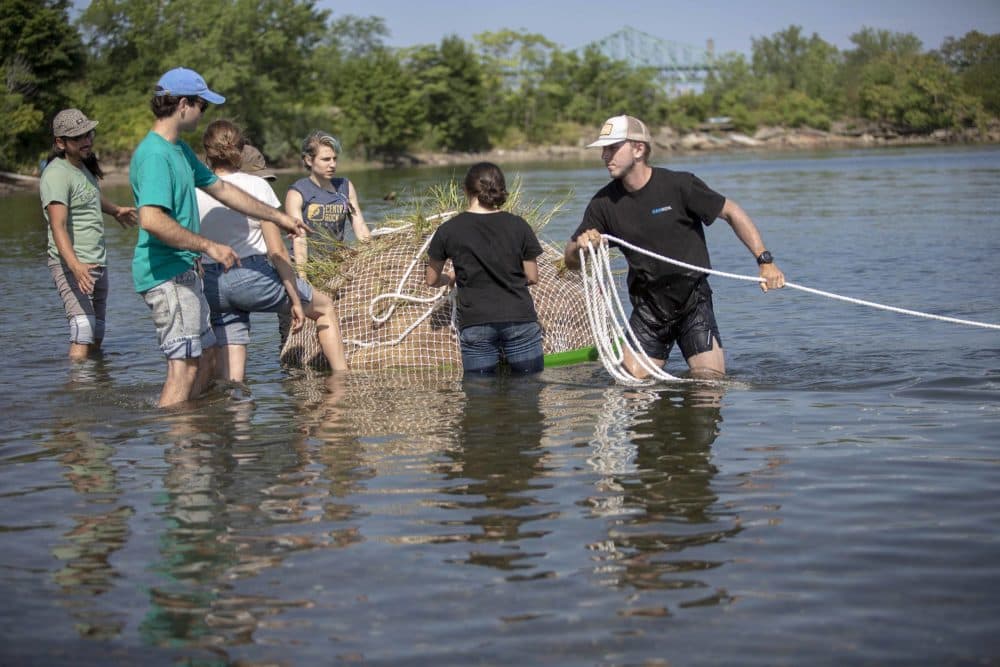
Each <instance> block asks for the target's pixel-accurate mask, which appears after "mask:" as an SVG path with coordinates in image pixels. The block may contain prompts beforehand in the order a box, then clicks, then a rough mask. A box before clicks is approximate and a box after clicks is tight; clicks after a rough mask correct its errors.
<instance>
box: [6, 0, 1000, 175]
mask: <svg viewBox="0 0 1000 667" xmlns="http://www.w3.org/2000/svg"><path fill="white" fill-rule="evenodd" d="M70 7H71V2H70V0H6V1H5V2H4V3H3V4H0V54H2V56H0V57H2V58H3V59H2V61H0V67H2V73H3V79H2V81H0V110H2V112H3V116H4V119H5V122H4V123H3V124H0V170H16V169H21V170H30V169H31V168H33V165H36V164H37V163H38V160H39V159H40V158H41V157H43V156H44V154H45V153H46V152H47V150H48V148H49V144H50V141H51V138H50V137H49V132H48V125H49V123H50V121H51V118H52V117H53V115H54V114H55V113H56V112H57V111H58V110H59V109H61V108H65V107H67V106H76V107H79V108H80V109H82V110H83V111H84V112H85V113H86V114H88V115H89V116H90V117H92V118H95V119H97V120H99V121H100V123H101V125H100V128H99V131H100V133H101V138H100V141H99V147H100V150H101V151H102V155H103V156H104V157H105V159H108V158H109V157H110V158H111V159H115V158H116V157H120V158H121V159H124V158H126V157H127V156H128V155H129V154H130V152H131V150H132V149H133V148H134V146H135V145H136V144H137V143H138V142H139V140H140V139H141V138H142V136H143V135H144V134H145V133H146V132H147V131H148V129H149V127H150V124H151V122H152V114H151V113H150V111H149V98H150V95H151V92H152V89H153V86H154V85H155V83H156V80H157V79H158V78H159V76H160V75H161V74H162V73H163V72H164V71H165V70H167V69H170V68H172V67H178V66H184V67H190V68H192V69H195V70H197V71H198V72H200V73H201V74H202V75H203V76H204V77H205V79H206V80H207V81H208V83H209V85H210V86H211V87H212V88H213V89H214V90H218V91H219V92H221V93H222V94H223V95H225V96H226V104H225V105H224V106H222V107H218V108H212V109H210V111H209V113H208V118H209V119H210V120H211V119H213V118H219V117H226V118H231V119H233V120H235V121H236V122H237V123H239V124H240V125H242V126H243V127H244V128H245V130H246V132H247V136H248V137H249V138H250V140H251V141H253V143H255V144H256V145H258V146H259V147H260V148H261V149H262V150H263V152H264V153H265V155H266V156H267V157H268V158H269V159H270V160H271V161H272V162H273V163H275V164H278V165H282V164H290V163H292V162H293V161H295V160H296V158H297V147H298V144H299V142H300V141H301V138H302V137H303V136H304V135H305V134H306V133H307V132H308V131H309V130H310V129H312V128H315V127H320V128H324V129H326V130H328V131H330V132H332V133H334V134H335V135H337V136H338V137H340V138H341V139H342V141H343V144H344V148H345V152H346V154H347V155H350V156H353V157H356V158H364V159H367V160H380V161H384V162H386V163H390V164H393V163H399V162H404V161H405V160H406V158H407V156H408V154H410V153H412V152H415V151H425V150H430V151H452V152H474V151H481V150H485V149H489V148H523V147H526V146H532V145H552V144H570V145H571V144H578V142H579V140H580V137H581V136H588V135H589V134H591V133H592V132H593V129H594V128H595V127H597V126H598V125H599V124H600V123H601V122H602V121H603V120H604V119H605V118H607V117H608V116H610V115H614V114H618V113H623V112H624V113H629V114H632V115H635V116H638V117H640V118H642V119H643V120H645V121H646V122H647V123H648V124H649V125H651V126H653V127H654V128H656V127H662V126H671V127H674V128H676V129H678V130H688V129H692V128H694V127H697V126H698V125H699V124H701V123H703V122H704V121H705V120H706V119H707V118H709V117H713V116H726V117H728V118H729V119H730V122H731V123H732V125H733V126H734V127H736V128H737V129H740V130H743V131H752V130H753V129H755V128H757V127H759V126H762V125H780V126H785V127H813V128H819V129H827V128H829V127H831V125H832V124H833V123H834V122H835V121H838V120H849V121H851V122H852V123H859V122H861V123H865V122H868V123H876V124H879V125H881V126H883V127H885V128H887V129H891V130H892V131H894V132H898V133H903V134H905V133H916V132H931V131H934V130H937V129H948V130H955V129H963V128H970V127H976V126H981V125H982V124H984V123H985V122H986V119H987V118H989V117H996V116H997V115H1000V34H995V35H985V34H982V33H979V32H976V31H972V32H969V33H968V34H966V35H964V36H961V37H949V38H947V39H946V40H945V41H944V43H943V44H942V45H941V46H940V48H939V49H938V50H936V51H925V50H924V47H923V45H922V44H921V42H920V40H919V39H917V38H916V37H915V36H914V35H912V34H908V33H894V32H890V31H887V30H878V29H874V28H870V27H862V28H861V29H860V30H859V31H858V32H857V33H856V34H854V35H852V37H851V41H852V43H853V45H854V46H853V48H850V49H847V50H844V51H841V50H839V49H837V48H836V47H834V46H832V45H831V44H829V43H827V42H826V41H824V40H823V39H822V38H821V37H820V36H819V35H817V34H815V33H814V34H812V35H806V34H804V33H803V32H802V29H801V28H800V27H799V26H795V25H791V26H789V27H788V28H786V29H785V30H782V31H780V32H777V33H775V34H774V35H771V36H766V37H760V38H757V39H754V40H753V48H752V55H751V57H750V58H749V59H748V58H747V57H745V56H743V55H740V54H736V53H724V54H723V55H721V56H720V57H718V58H717V60H716V63H715V65H716V66H715V69H714V70H713V71H712V73H711V74H710V76H709V78H708V79H707V81H706V82H705V84H704V86H703V89H702V90H700V91H699V92H697V93H693V92H688V93H686V94H682V95H676V94H672V93H671V91H670V90H668V88H667V86H665V85H664V83H663V82H662V80H660V79H659V77H658V73H657V72H655V71H653V70H651V69H644V68H636V67H632V66H630V65H628V64H627V63H624V62H617V61H610V60H608V59H607V58H606V57H605V56H603V55H602V54H601V53H599V52H598V51H596V50H594V49H585V50H583V51H582V52H578V51H565V50H562V49H560V48H559V47H558V46H556V45H555V44H554V43H553V42H551V41H549V40H548V39H546V38H545V37H544V36H543V35H539V34H534V33H527V32H517V31H512V30H508V29H503V30H500V31H497V32H484V33H482V34H480V35H477V36H476V38H475V39H474V40H473V41H472V42H466V41H464V40H462V39H460V38H458V37H455V36H449V37H446V38H444V39H443V40H442V41H441V43H440V44H424V45H419V46H414V47H411V48H406V49H397V50H394V49H390V48H388V47H387V46H386V45H385V41H384V40H385V38H386V37H387V35H388V30H387V29H386V27H385V22H384V20H383V19H381V18H379V17H367V18H362V17H356V16H350V15H348V16H341V17H335V16H333V15H332V14H331V12H329V11H326V10H321V9H318V8H317V7H316V2H315V0H219V1H218V2H208V3H206V2H203V0H160V1H159V2H137V1H136V0H93V1H92V2H91V3H90V4H89V5H88V6H87V8H86V9H85V10H84V11H83V12H82V14H81V15H80V16H79V17H78V18H77V19H76V20H75V21H73V20H71V17H70ZM185 138H186V139H187V140H188V141H189V142H190V143H191V144H192V145H194V146H195V147H198V146H199V144H200V137H199V136H192V137H185Z"/></svg>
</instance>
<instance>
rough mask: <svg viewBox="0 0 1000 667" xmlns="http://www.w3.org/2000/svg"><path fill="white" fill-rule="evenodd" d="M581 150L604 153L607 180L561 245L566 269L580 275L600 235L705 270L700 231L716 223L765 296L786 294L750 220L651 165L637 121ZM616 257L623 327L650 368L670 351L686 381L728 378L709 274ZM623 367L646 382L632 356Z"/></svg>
mask: <svg viewBox="0 0 1000 667" xmlns="http://www.w3.org/2000/svg"><path fill="white" fill-rule="evenodd" d="M588 148H600V149H601V158H602V159H603V160H604V165H605V167H606V168H607V170H608V174H609V175H610V176H611V178H612V181H611V182H610V183H608V184H607V185H605V186H604V187H603V188H601V189H600V190H599V191H598V192H597V194H596V195H594V197H593V199H591V200H590V204H589V205H588V206H587V209H586V211H585V212H584V214H583V221H582V222H581V223H580V225H579V227H577V230H576V231H575V232H574V233H573V235H572V236H571V237H570V240H569V242H568V243H567V244H566V249H565V252H564V255H565V259H566V265H567V266H568V267H569V268H571V269H578V268H579V267H580V258H579V253H580V251H581V250H583V249H586V248H587V246H588V245H594V246H597V245H598V244H600V243H601V242H602V240H603V237H602V235H603V234H606V235H609V236H614V237H616V238H619V239H622V240H623V241H626V242H628V243H630V244H632V245H634V246H637V247H640V248H643V249H645V250H647V251H649V252H652V253H655V254H657V255H661V256H664V257H670V258H672V259H675V260H678V261H681V262H684V263H686V264H690V265H693V266H699V267H704V268H707V269H710V268H711V262H710V261H709V256H708V246H707V244H706V243H705V226H706V225H710V224H712V223H713V222H714V221H715V220H716V218H722V219H723V220H725V221H726V222H727V223H729V226H730V227H732V229H733V232H735V233H736V236H737V238H739V239H740V241H742V242H743V244H744V245H745V246H746V247H747V249H749V250H750V252H751V254H752V255H753V256H754V257H755V258H756V260H757V265H758V266H759V267H760V268H759V271H760V286H761V289H762V290H763V291H765V292H766V291H768V290H769V289H778V288H781V287H784V285H785V276H784V274H783V273H782V272H781V270H780V269H778V267H777V265H776V264H774V258H773V257H772V256H771V253H770V252H768V251H767V248H766V246H765V245H764V241H763V240H762V239H761V235H760V232H759V231H758V230H757V227H756V225H754V223H753V220H751V219H750V216H749V215H747V213H746V212H745V211H744V210H743V209H742V208H740V206H739V205H738V204H737V203H736V202H734V201H732V200H731V199H727V198H726V197H724V196H723V195H721V194H719V193H718V192H716V191H714V190H712V189H711V188H709V187H708V186H707V185H706V184H705V183H704V182H703V181H702V180H701V179H700V178H698V177H697V176H695V175H694V174H691V173H687V172H680V171H671V170H669V169H663V168H660V167H651V166H650V164H649V156H650V152H651V148H652V137H651V135H650V133H649V129H648V128H647V127H646V124H645V123H643V122H642V121H641V120H639V119H638V118H635V117H633V116H626V115H621V116H614V117H612V118H609V119H608V120H607V121H606V122H605V123H604V125H603V126H602V127H601V131H600V133H599V134H598V137H597V140H596V141H594V142H593V143H591V144H589V145H588ZM621 251H622V253H623V254H624V255H625V259H626V260H627V261H628V266H629V270H628V291H629V300H630V301H631V302H632V315H631V316H630V318H629V325H630V326H631V327H632V330H633V331H634V332H635V334H636V337H637V338H638V339H639V342H640V344H641V347H642V349H643V350H644V351H645V353H646V354H647V355H648V356H649V357H650V359H651V361H652V362H653V364H655V365H656V366H657V367H659V366H662V365H663V364H665V363H666V361H667V357H668V356H669V355H670V350H671V349H672V348H673V345H674V343H677V345H678V347H680V349H681V352H682V353H683V354H684V359H685V361H686V362H687V364H688V367H689V368H690V372H691V375H692V376H693V377H699V378H719V377H722V376H723V375H725V372H726V362H725V355H724V352H723V349H722V338H721V336H720V335H719V327H718V324H717V323H716V321H715V312H714V310H713V306H712V289H711V288H710V287H709V285H708V275H707V274H706V273H704V272H699V271H693V270H689V269H684V268H681V267H678V266H676V265H674V264H669V263H667V262H664V261H662V260H659V259H655V258H651V257H649V256H647V255H644V254H642V253H639V252H636V251H634V250H631V249H629V248H626V247H622V248H621ZM624 366H625V368H626V370H628V372H629V373H631V374H632V375H634V376H635V377H637V378H643V377H646V376H647V375H648V373H647V371H646V370H645V369H644V368H643V367H642V365H641V364H639V363H638V361H637V360H636V359H634V358H633V357H632V356H631V355H626V358H625V360H624Z"/></svg>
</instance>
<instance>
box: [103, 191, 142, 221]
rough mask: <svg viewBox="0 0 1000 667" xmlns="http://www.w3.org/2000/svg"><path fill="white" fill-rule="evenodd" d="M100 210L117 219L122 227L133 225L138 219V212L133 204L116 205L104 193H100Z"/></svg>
mask: <svg viewBox="0 0 1000 667" xmlns="http://www.w3.org/2000/svg"><path fill="white" fill-rule="evenodd" d="M101 211H103V212H104V213H107V214H108V215H110V216H111V217H112V218H114V219H115V220H117V221H118V224H119V225H121V226H122V229H126V228H128V227H135V225H136V223H137V222H138V220H139V214H138V212H137V211H136V209H135V207H134V206H118V205H117V204H115V203H114V202H113V201H111V200H110V199H108V198H107V197H105V196H104V195H101Z"/></svg>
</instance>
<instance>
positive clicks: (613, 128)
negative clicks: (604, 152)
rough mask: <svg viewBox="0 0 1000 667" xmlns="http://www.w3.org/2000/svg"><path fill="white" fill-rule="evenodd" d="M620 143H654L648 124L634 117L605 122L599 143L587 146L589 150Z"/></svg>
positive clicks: (618, 117) (598, 139)
mask: <svg viewBox="0 0 1000 667" xmlns="http://www.w3.org/2000/svg"><path fill="white" fill-rule="evenodd" d="M620 141H644V142H646V143H647V144H650V143H653V140H652V138H651V137H650V136H649V130H648V129H647V128H646V124H645V123H643V122H642V121H641V120H639V119H638V118H634V117H632V116H613V117H611V118H609V119H607V120H606V121H604V127H602V128H601V133H600V134H599V135H597V141H595V142H594V143H592V144H587V148H600V147H602V146H610V145H612V144H617V143H618V142H620Z"/></svg>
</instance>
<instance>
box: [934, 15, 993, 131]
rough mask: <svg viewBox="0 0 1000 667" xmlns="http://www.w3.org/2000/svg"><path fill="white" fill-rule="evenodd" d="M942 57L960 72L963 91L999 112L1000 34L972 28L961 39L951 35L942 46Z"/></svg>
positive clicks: (985, 106) (990, 110) (984, 105)
mask: <svg viewBox="0 0 1000 667" xmlns="http://www.w3.org/2000/svg"><path fill="white" fill-rule="evenodd" d="M941 57H942V58H944V61H945V63H947V64H948V65H949V66H950V67H951V68H952V70H953V71H954V72H956V73H957V74H958V77H959V81H960V82H961V85H962V90H964V91H965V92H966V93H967V94H969V95H972V96H974V97H978V98H979V99H980V100H981V101H982V103H983V107H984V108H985V109H986V111H988V112H990V113H991V114H993V115H1000V34H993V35H984V34H983V33H981V32H979V31H977V30H972V31H971V32H967V33H966V34H965V35H964V36H963V37H962V38H961V39H955V38H954V37H949V38H948V39H946V40H945V41H944V44H942V45H941Z"/></svg>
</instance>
